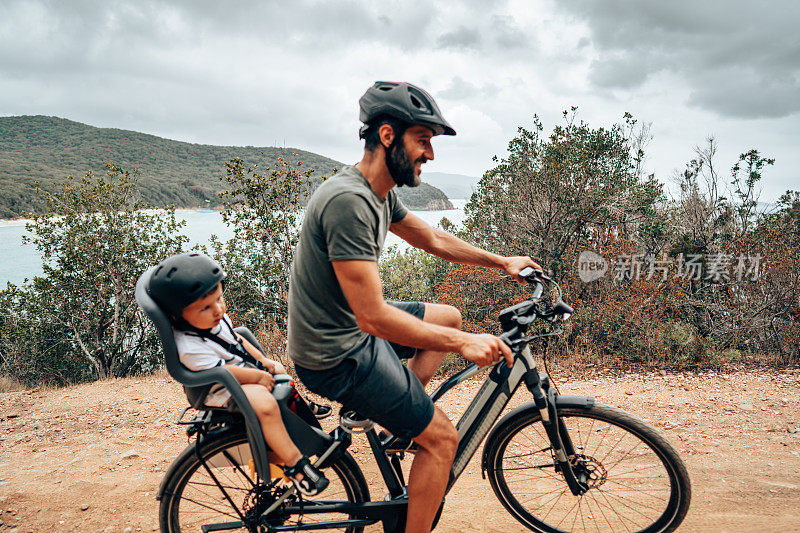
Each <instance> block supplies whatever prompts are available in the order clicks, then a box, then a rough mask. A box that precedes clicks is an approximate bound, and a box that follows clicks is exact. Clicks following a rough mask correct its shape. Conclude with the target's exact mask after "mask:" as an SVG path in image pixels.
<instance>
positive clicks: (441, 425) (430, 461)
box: [406, 407, 458, 533]
mask: <svg viewBox="0 0 800 533" xmlns="http://www.w3.org/2000/svg"><path fill="white" fill-rule="evenodd" d="M414 442H416V443H417V444H419V451H418V452H417V454H416V457H414V462H413V463H411V473H410V474H409V476H408V514H407V516H406V533H408V532H425V533H429V532H430V530H431V525H432V524H433V518H434V517H435V516H436V511H438V510H439V506H440V505H441V504H442V498H444V491H445V489H446V488H447V481H448V480H449V478H450V468H451V467H452V465H453V458H454V457H455V455H456V449H457V448H458V432H457V431H456V428H454V427H453V424H452V423H451V422H450V420H449V419H448V418H447V415H445V414H444V412H443V411H442V410H441V409H439V408H438V407H436V408H435V411H434V414H433V420H431V423H430V424H428V427H426V428H425V431H423V432H422V433H420V434H419V435H418V436H417V437H415V438H414Z"/></svg>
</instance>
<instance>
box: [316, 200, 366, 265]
mask: <svg viewBox="0 0 800 533" xmlns="http://www.w3.org/2000/svg"><path fill="white" fill-rule="evenodd" d="M377 224H378V221H377V218H376V217H375V214H374V212H373V211H372V209H371V208H370V207H369V204H368V203H367V201H366V200H364V199H363V198H362V197H360V196H359V195H357V194H340V195H338V196H336V197H335V198H333V199H331V201H330V202H328V205H326V206H325V210H324V211H323V212H322V231H323V234H324V235H325V241H326V243H327V246H328V260H329V261H347V260H364V261H377V260H378V251H379V250H378V245H377V242H376V238H375V234H376V232H377Z"/></svg>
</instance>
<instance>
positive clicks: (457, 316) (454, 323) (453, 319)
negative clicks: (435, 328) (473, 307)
mask: <svg viewBox="0 0 800 533" xmlns="http://www.w3.org/2000/svg"><path fill="white" fill-rule="evenodd" d="M447 319H448V324H447V325H448V326H450V327H451V328H456V329H461V311H459V310H458V309H456V308H455V307H453V306H452V305H448V306H447Z"/></svg>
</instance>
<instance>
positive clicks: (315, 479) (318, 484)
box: [283, 455, 328, 496]
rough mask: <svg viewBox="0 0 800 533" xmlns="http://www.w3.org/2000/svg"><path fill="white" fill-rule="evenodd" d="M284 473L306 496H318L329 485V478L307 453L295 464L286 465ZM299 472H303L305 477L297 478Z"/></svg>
mask: <svg viewBox="0 0 800 533" xmlns="http://www.w3.org/2000/svg"><path fill="white" fill-rule="evenodd" d="M283 473H284V474H286V476H287V477H288V478H289V479H291V480H292V483H294V486H295V487H296V488H297V490H298V491H300V493H301V494H303V495H304V496H316V495H317V494H319V493H320V492H322V491H323V490H325V487H327V486H328V478H326V477H325V474H323V473H322V472H320V470H319V469H318V468H317V467H316V466H314V465H312V464H311V463H310V462H309V460H308V457H306V456H305V455H304V456H303V457H301V458H300V460H299V461H297V462H296V463H295V465H294V466H284V467H283ZM297 474H302V475H303V479H297V477H296V476H297Z"/></svg>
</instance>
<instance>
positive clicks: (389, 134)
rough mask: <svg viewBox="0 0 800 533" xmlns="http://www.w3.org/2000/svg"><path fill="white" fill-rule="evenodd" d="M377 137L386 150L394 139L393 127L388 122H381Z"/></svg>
mask: <svg viewBox="0 0 800 533" xmlns="http://www.w3.org/2000/svg"><path fill="white" fill-rule="evenodd" d="M378 138H379V139H380V141H381V144H382V145H383V148H384V149H386V150H388V149H389V146H391V145H392V141H394V128H392V127H391V126H390V125H388V124H381V127H380V128H378Z"/></svg>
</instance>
